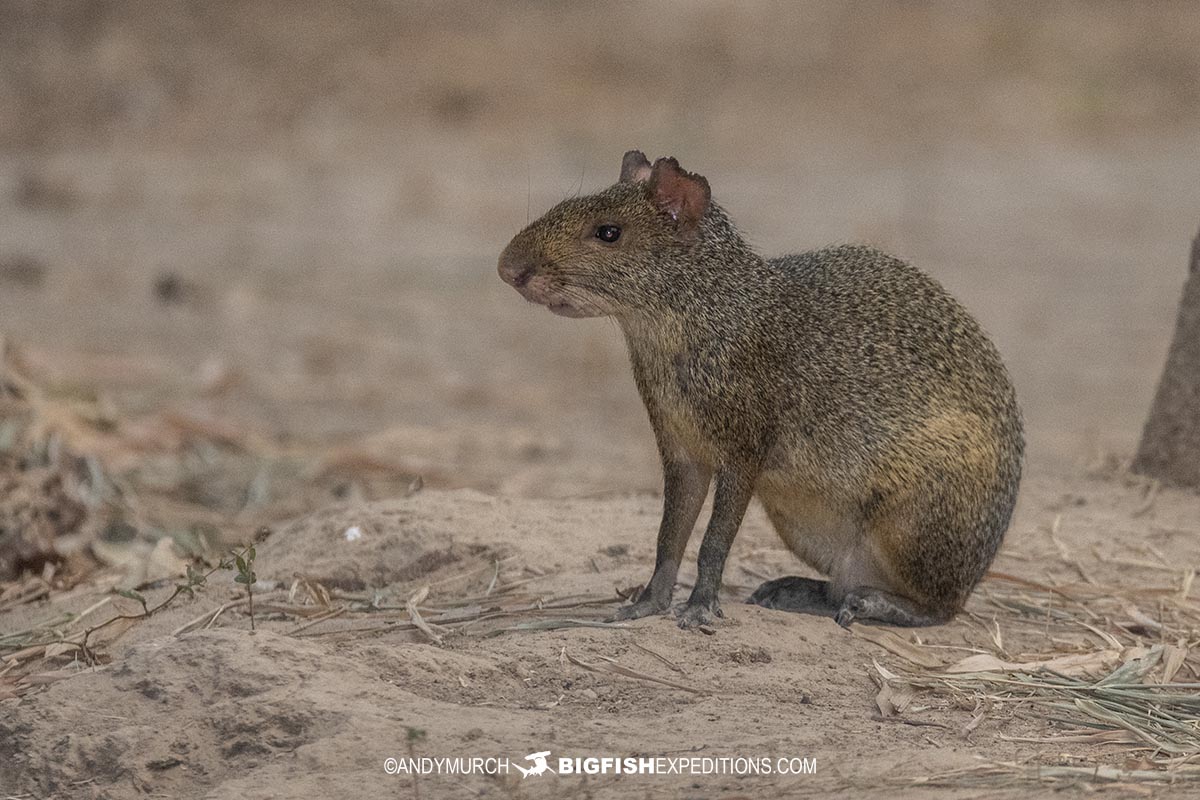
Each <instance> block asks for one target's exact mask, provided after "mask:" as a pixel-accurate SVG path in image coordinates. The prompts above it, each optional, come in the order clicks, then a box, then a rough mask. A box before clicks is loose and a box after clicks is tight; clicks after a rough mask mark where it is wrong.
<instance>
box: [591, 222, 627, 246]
mask: <svg viewBox="0 0 1200 800" xmlns="http://www.w3.org/2000/svg"><path fill="white" fill-rule="evenodd" d="M596 238H597V239H599V240H600V241H602V242H605V243H607V244H612V243H613V242H615V241H616V240H617V239H620V238H621V229H620V228H618V227H617V226H616V225H600V226H598V227H597V228H596Z"/></svg>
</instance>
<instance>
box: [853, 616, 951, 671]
mask: <svg viewBox="0 0 1200 800" xmlns="http://www.w3.org/2000/svg"><path fill="white" fill-rule="evenodd" d="M850 630H851V631H852V632H853V633H854V635H855V636H857V637H858V638H860V639H866V640H867V641H868V642H870V643H872V644H877V645H879V646H880V647H882V648H883V649H884V650H887V651H889V652H891V653H894V654H895V655H898V656H900V657H901V658H903V659H904V660H906V661H911V662H912V663H913V664H916V665H917V666H918V667H925V668H926V669H940V668H941V667H942V666H943V665H944V662H943V661H942V659H940V658H938V657H937V656H936V655H934V653H933V652H932V651H930V650H928V649H926V648H923V647H919V646H918V645H915V644H913V643H912V642H910V641H908V640H907V639H902V638H901V637H899V636H897V635H896V634H894V633H892V632H891V631H888V630H883V629H880V628H868V627H866V626H863V625H856V626H855V627H853V628H851V629H850Z"/></svg>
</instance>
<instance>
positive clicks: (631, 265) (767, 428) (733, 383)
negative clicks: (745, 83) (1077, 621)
mask: <svg viewBox="0 0 1200 800" xmlns="http://www.w3.org/2000/svg"><path fill="white" fill-rule="evenodd" d="M621 177H622V180H621V182H619V183H617V184H616V185H615V186H613V187H611V188H609V189H607V190H605V191H603V192H600V193H598V194H595V195H591V196H588V197H580V198H574V199H571V200H567V201H564V202H563V203H561V204H559V205H558V206H556V207H555V208H554V209H552V210H551V211H550V212H548V213H547V214H546V215H545V216H544V217H542V218H541V219H539V220H537V221H536V222H534V223H532V224H531V225H530V226H528V227H527V228H526V229H525V230H523V231H522V232H520V233H519V234H518V235H517V236H516V237H515V238H514V239H513V241H512V242H511V243H510V244H509V246H508V247H507V248H506V249H505V251H504V254H503V255H502V256H501V260H500V268H499V269H500V274H501V276H502V277H503V278H504V279H505V280H506V281H507V282H509V283H510V284H512V285H513V286H514V287H515V288H517V289H518V290H519V291H520V292H521V293H522V294H523V295H524V296H525V297H526V298H527V299H529V300H531V301H533V302H537V303H540V304H543V305H547V306H549V307H550V309H551V310H552V311H555V312H556V313H560V314H564V315H566V316H597V315H609V316H613V317H615V318H616V319H617V321H618V323H619V324H620V326H621V329H622V331H623V333H624V335H625V340H626V343H627V345H628V349H629V355H630V362H631V364H632V367H633V374H634V379H635V381H636V382H637V386H638V390H639V392H640V393H641V396H642V399H643V401H644V402H645V405H646V409H647V413H648V414H649V417H650V423H651V427H652V428H653V429H654V433H655V436H656V440H657V442H658V447H659V452H660V454H661V456H662V460H663V469H664V513H663V521H662V523H661V525H660V528H659V552H658V558H657V562H656V567H655V573H654V576H653V577H652V579H651V581H650V583H649V584H648V586H647V588H646V590H645V591H644V592H643V594H642V595H641V596H640V597H639V598H638V600H637V602H636V603H634V604H633V605H632V606H628V607H626V609H624V610H623V611H622V612H621V614H620V616H622V617H626V618H628V617H637V616H643V615H645V614H649V613H655V612H659V611H662V610H665V608H666V607H667V606H668V605H669V601H670V596H671V587H672V585H673V584H674V580H675V575H676V572H677V570H678V566H679V564H678V562H679V558H680V557H681V556H682V553H683V547H684V545H686V542H687V539H688V537H689V536H690V534H691V530H692V527H693V525H694V523H695V517H696V513H697V512H698V509H699V502H698V501H697V499H696V498H697V496H699V497H700V499H701V500H702V499H703V493H704V490H705V489H706V488H707V487H708V485H709V484H710V482H711V483H712V484H714V485H715V490H714V492H715V493H714V510H713V516H712V519H710V521H709V524H708V528H707V531H706V533H705V538H704V541H703V542H702V545H701V549H700V559H699V562H698V567H699V575H698V578H697V583H696V587H695V589H694V590H693V592H692V596H691V598H690V599H689V600H688V602H687V603H686V604H685V605H684V607H683V608H682V610H681V614H680V623H681V624H682V625H685V626H691V625H697V624H702V623H704V622H706V621H708V620H709V619H711V617H712V616H713V615H714V614H719V613H720V612H719V607H718V604H717V600H716V594H717V589H718V587H719V582H720V575H721V571H722V569H723V566H724V561H725V556H726V555H727V553H728V549H729V545H730V544H731V543H732V540H733V537H734V535H735V534H736V532H737V528H738V526H739V525H740V522H741V518H742V514H743V513H744V511H745V507H746V504H747V503H748V502H749V500H750V497H751V495H757V496H758V497H759V498H760V500H761V501H762V503H763V505H764V507H765V508H766V510H767V512H768V515H769V516H770V518H771V520H772V522H773V523H774V525H775V527H776V528H777V529H778V530H779V533H780V535H781V537H782V538H783V539H784V541H785V542H787V543H788V545H789V547H790V548H791V549H792V550H793V551H794V552H796V553H797V555H799V556H800V557H801V558H803V559H805V560H806V561H808V562H809V563H810V564H811V565H813V566H814V567H815V568H817V569H819V570H820V571H822V572H825V573H826V574H828V575H829V576H830V582H829V583H828V584H823V583H821V582H816V581H811V580H807V579H781V581H776V582H771V583H769V584H765V585H764V586H763V587H761V588H760V589H759V591H757V592H756V593H755V595H754V596H753V597H752V598H751V599H752V601H753V602H759V603H762V604H763V605H768V606H770V607H778V608H788V609H791V610H804V611H813V612H814V613H828V614H830V615H834V616H836V617H837V618H838V620H839V621H840V622H842V623H843V624H849V623H850V622H851V621H852V620H853V619H855V618H860V619H874V620H876V621H883V622H892V623H895V624H929V623H933V622H939V621H944V620H945V619H948V618H949V617H951V616H953V615H954V613H956V612H957V611H958V610H959V609H960V608H961V606H962V603H963V602H964V601H965V600H966V597H967V596H968V595H969V593H970V592H971V590H972V589H973V588H974V586H975V585H976V583H978V581H979V580H980V578H981V577H982V576H983V573H984V572H985V571H986V569H987V567H988V565H989V564H990V562H991V560H992V557H993V556H994V554H995V552H996V549H997V548H998V547H999V545H1000V541H1001V539H1002V537H1003V534H1004V531H1005V528H1006V527H1007V525H1008V520H1009V516H1010V514H1011V512H1012V507H1013V504H1014V502H1015V499H1016V493H1017V487H1018V484H1019V481H1020V474H1021V457H1022V452H1023V440H1022V433H1021V421H1020V413H1019V410H1018V408H1017V404H1016V399H1015V395H1014V392H1013V389H1012V385H1011V383H1010V381H1009V378H1008V375H1007V373H1006V371H1005V369H1004V366H1003V364H1002V363H1001V361H1000V357H999V355H998V354H997V353H996V350H995V348H994V347H993V346H992V344H991V342H990V341H989V340H988V339H987V337H986V336H985V335H984V333H983V332H982V331H981V330H980V328H979V326H978V324H977V323H976V322H975V320H974V319H973V318H972V317H971V316H970V314H968V313H967V312H966V311H965V310H964V309H963V308H962V307H961V306H960V305H959V304H958V303H957V302H956V301H955V300H954V299H953V298H951V297H950V296H949V295H948V294H947V293H946V292H945V290H944V289H942V287H941V286H940V285H939V284H938V283H937V282H936V281H934V280H933V279H932V278H930V277H929V276H927V275H925V274H924V273H922V272H921V271H919V270H917V269H916V268H914V267H912V266H910V265H909V264H906V263H904V262H902V261H899V260H897V259H895V258H892V257H890V256H887V255H885V254H883V253H880V252H878V251H876V250H874V249H871V248H869V247H860V246H843V247H833V248H827V249H825V250H818V251H814V252H809V253H801V254H797V255H790V256H784V257H781V258H775V259H769V260H767V259H763V258H762V257H761V256H759V255H758V254H756V253H755V252H754V251H753V250H752V249H751V248H750V247H749V245H747V244H746V242H745V240H744V239H743V238H742V237H741V236H740V234H739V233H738V232H737V230H736V229H735V228H734V226H733V224H732V223H731V222H730V220H729V218H728V217H727V216H726V214H725V213H724V211H723V210H722V209H721V208H720V207H719V206H717V205H716V204H714V203H713V202H712V200H711V192H710V189H709V186H708V182H707V181H706V180H705V179H704V178H702V177H700V176H698V175H694V174H692V173H689V172H686V171H684V170H683V169H682V168H681V167H680V166H679V164H678V162H676V161H675V160H674V159H659V160H658V161H657V162H655V163H654V164H653V166H650V165H649V162H648V161H647V160H646V159H645V157H644V156H642V155H641V153H638V152H636V151H633V152H631V153H629V154H626V157H625V159H624V161H623V162H622V170H621ZM614 227H615V228H619V230H620V235H619V238H618V239H616V240H615V241H605V240H604V239H603V238H602V237H603V236H609V237H610V238H611V234H612V229H613V228H614Z"/></svg>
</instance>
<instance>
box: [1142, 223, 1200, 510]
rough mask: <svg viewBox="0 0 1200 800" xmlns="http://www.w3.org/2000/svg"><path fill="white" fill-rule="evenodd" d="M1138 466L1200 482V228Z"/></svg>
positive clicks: (1176, 482)
mask: <svg viewBox="0 0 1200 800" xmlns="http://www.w3.org/2000/svg"><path fill="white" fill-rule="evenodd" d="M1133 471H1134V472H1138V473H1141V474H1142V475H1147V476H1149V477H1151V478H1157V479H1158V480H1160V481H1162V482H1163V483H1165V484H1170V485H1172V486H1190V487H1192V488H1200V234H1197V235H1196V238H1195V239H1193V240H1192V259H1191V262H1190V263H1189V265H1188V277H1187V283H1186V284H1184V287H1183V299H1182V300H1180V301H1179V317H1178V318H1177V319H1176V321H1175V338H1174V339H1172V340H1171V349H1170V351H1168V353H1167V364H1166V366H1165V367H1163V373H1162V379H1161V380H1160V381H1159V384H1158V393H1157V394H1156V395H1155V397H1154V405H1153V406H1151V408H1150V416H1149V418H1148V419H1147V420H1146V427H1145V429H1144V430H1143V431H1142V441H1141V443H1140V444H1139V445H1138V451H1137V457H1136V458H1134V460H1133Z"/></svg>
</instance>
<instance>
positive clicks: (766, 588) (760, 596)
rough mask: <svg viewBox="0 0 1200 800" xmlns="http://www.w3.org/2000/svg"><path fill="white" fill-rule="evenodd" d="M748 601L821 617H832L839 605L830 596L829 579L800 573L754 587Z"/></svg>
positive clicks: (765, 606)
mask: <svg viewBox="0 0 1200 800" xmlns="http://www.w3.org/2000/svg"><path fill="white" fill-rule="evenodd" d="M746 602H747V603H751V604H753V605H756V606H762V607H763V608H774V609H777V610H779V611H794V612H796V613H799V614H816V615H817V616H821V617H832V616H834V615H835V614H837V612H838V607H837V606H835V605H834V604H833V601H832V600H830V599H829V581H818V580H814V579H813V578H801V577H800V576H798V575H789V576H787V577H786V578H776V579H775V580H773V581H767V582H766V583H764V584H763V585H762V586H759V587H758V588H757V589H755V590H754V593H753V594H751V595H750V599H749V600H747V601H746Z"/></svg>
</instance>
